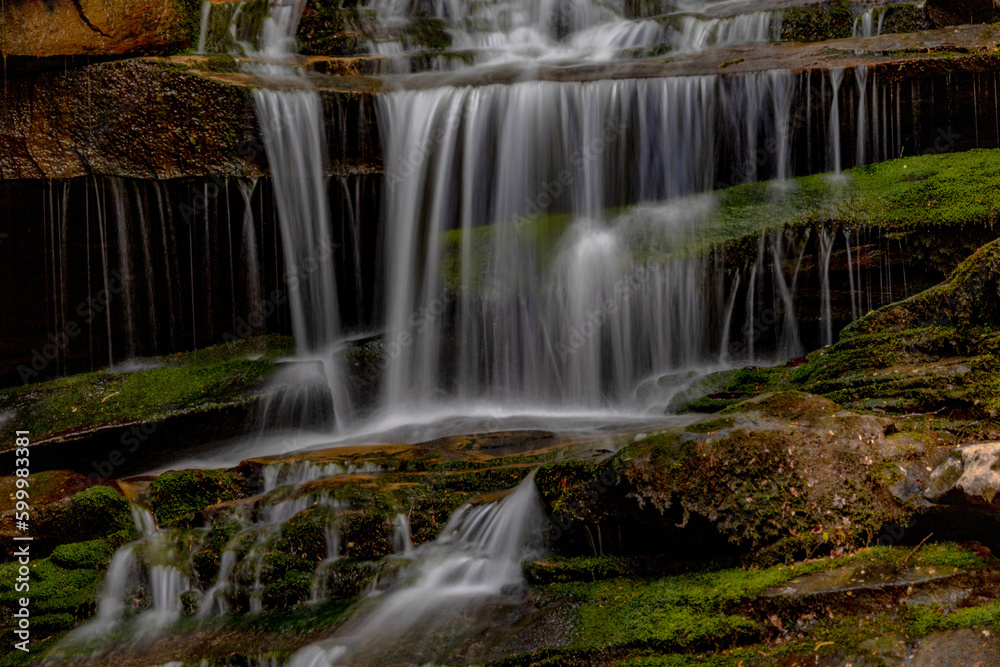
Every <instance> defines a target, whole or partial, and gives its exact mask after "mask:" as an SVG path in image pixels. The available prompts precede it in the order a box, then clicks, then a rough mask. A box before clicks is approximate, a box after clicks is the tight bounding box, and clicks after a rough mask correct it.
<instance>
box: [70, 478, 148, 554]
mask: <svg viewBox="0 0 1000 667" xmlns="http://www.w3.org/2000/svg"><path fill="white" fill-rule="evenodd" d="M57 530H58V532H59V534H60V535H62V536H63V537H64V539H66V540H67V541H73V542H78V541H85V540H91V539H93V538H95V537H100V536H105V535H115V534H125V535H131V534H132V533H133V532H134V531H135V526H134V521H133V519H132V505H131V504H130V503H129V501H128V500H127V499H126V498H124V497H123V496H121V495H120V494H119V493H118V492H117V491H115V490H114V489H111V488H109V487H107V486H92V487H90V488H89V489H86V490H84V491H81V492H79V493H77V494H74V495H73V496H72V497H71V498H70V509H69V512H67V513H66V514H65V515H64V516H63V517H62V518H61V519H60V520H59V522H58V526H57Z"/></svg>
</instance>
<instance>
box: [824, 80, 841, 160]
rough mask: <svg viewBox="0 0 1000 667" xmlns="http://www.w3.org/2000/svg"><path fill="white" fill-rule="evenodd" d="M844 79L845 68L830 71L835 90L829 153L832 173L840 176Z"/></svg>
mask: <svg viewBox="0 0 1000 667" xmlns="http://www.w3.org/2000/svg"><path fill="white" fill-rule="evenodd" d="M843 78H844V68H843V67H834V68H833V69H831V70H830V86H831V87H832V88H833V101H832V102H831V103H830V137H829V146H828V147H827V151H828V153H829V155H830V159H829V163H830V171H832V172H833V174H834V175H835V176H840V174H841V171H840V165H841V160H840V153H841V147H840V82H841V81H842V80H843Z"/></svg>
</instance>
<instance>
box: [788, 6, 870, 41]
mask: <svg viewBox="0 0 1000 667" xmlns="http://www.w3.org/2000/svg"><path fill="white" fill-rule="evenodd" d="M853 31H854V15H853V14H852V13H851V10H850V8H849V3H847V2H843V1H838V2H836V3H835V4H834V5H833V6H832V7H823V8H817V7H789V8H787V9H785V10H784V11H783V12H782V15H781V39H782V41H789V42H821V41H824V40H827V39H843V38H845V37H850V36H851V34H852V33H853Z"/></svg>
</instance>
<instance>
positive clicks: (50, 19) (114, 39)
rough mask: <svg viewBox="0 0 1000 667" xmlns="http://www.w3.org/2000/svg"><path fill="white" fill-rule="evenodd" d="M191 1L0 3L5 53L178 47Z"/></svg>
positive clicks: (192, 27)
mask: <svg viewBox="0 0 1000 667" xmlns="http://www.w3.org/2000/svg"><path fill="white" fill-rule="evenodd" d="M199 4H200V3H198V2H197V0H114V2H108V1H107V0H13V1H12V2H6V3H4V4H3V6H2V7H0V53H2V54H3V55H4V57H6V56H28V57H38V58H45V57H49V56H73V55H95V56H108V55H122V54H126V53H136V52H140V51H142V52H150V51H157V52H158V51H164V50H171V49H176V48H183V47H184V46H186V45H187V44H188V43H190V41H191V39H192V38H193V34H194V31H196V30H197V25H198V20H197V15H198V6H199Z"/></svg>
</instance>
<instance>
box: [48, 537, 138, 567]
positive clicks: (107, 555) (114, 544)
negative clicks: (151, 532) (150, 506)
mask: <svg viewBox="0 0 1000 667" xmlns="http://www.w3.org/2000/svg"><path fill="white" fill-rule="evenodd" d="M134 533H135V531H134V530H131V529H129V530H123V531H120V532H117V533H113V534H111V535H107V536H105V537H101V538H98V539H95V540H88V541H87V542H73V543H69V544H60V545H59V546H57V547H56V548H55V549H53V550H52V555H51V558H52V562H53V563H55V564H56V565H58V566H60V567H64V568H67V569H89V570H104V569H106V568H107V566H108V562H109V561H110V560H111V557H112V556H113V555H114V553H115V550H116V549H118V548H119V547H121V546H122V545H123V544H125V543H126V542H128V541H129V540H131V539H132V538H133V537H135V534H134Z"/></svg>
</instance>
